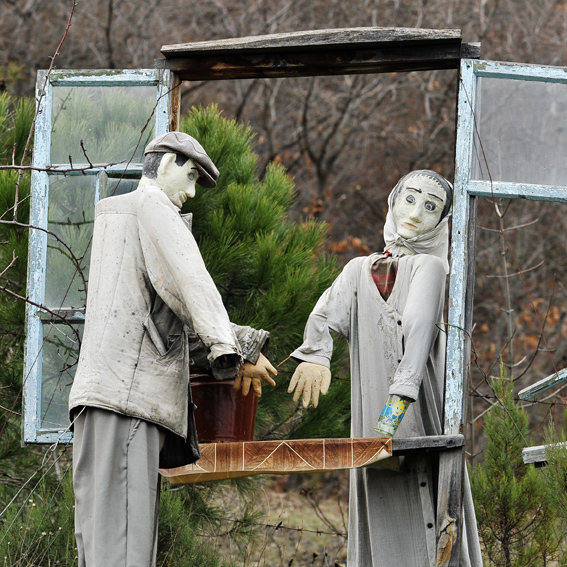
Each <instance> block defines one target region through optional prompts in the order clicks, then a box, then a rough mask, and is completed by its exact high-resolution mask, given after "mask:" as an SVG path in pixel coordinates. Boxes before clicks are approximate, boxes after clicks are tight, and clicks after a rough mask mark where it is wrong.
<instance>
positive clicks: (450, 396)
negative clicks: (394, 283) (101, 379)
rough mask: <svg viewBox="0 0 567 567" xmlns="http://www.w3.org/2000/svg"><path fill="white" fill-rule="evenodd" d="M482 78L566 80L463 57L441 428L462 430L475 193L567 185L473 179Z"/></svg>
mask: <svg viewBox="0 0 567 567" xmlns="http://www.w3.org/2000/svg"><path fill="white" fill-rule="evenodd" d="M480 77H491V78H499V79H509V80H516V81H538V82H551V83H563V84H567V69H566V68H561V67H551V66H542V65H531V64H519V63H506V62H499V61H483V60H471V59H463V60H462V61H461V71H460V84H459V93H458V105H457V140H456V154H455V185H454V188H455V194H454V200H453V221H452V240H451V271H450V280H449V309H448V336H447V371H446V380H445V384H446V389H445V412H444V413H445V424H444V426H445V427H444V433H445V434H451V433H457V432H461V431H460V428H461V427H462V425H463V416H464V412H463V403H464V393H465V392H464V385H465V383H466V380H465V377H466V376H467V375H468V371H469V361H470V331H471V319H472V295H473V286H474V260H475V258H474V241H475V232H476V221H475V219H476V199H475V198H476V197H489V198H493V197H503V198H507V199H519V198H523V199H530V200H534V201H554V202H567V187H557V186H550V185H533V184H522V183H510V182H503V181H492V182H491V181H480V180H472V179H471V178H470V176H471V169H472V163H473V161H472V160H473V148H474V135H475V116H474V114H475V107H476V95H477V80H478V78H480Z"/></svg>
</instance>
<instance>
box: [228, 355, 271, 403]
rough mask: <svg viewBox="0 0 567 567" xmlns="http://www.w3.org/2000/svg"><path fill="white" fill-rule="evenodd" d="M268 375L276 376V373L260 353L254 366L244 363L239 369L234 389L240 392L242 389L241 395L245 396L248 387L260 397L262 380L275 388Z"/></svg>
mask: <svg viewBox="0 0 567 567" xmlns="http://www.w3.org/2000/svg"><path fill="white" fill-rule="evenodd" d="M270 374H272V375H274V376H277V375H278V371H277V370H276V369H275V368H274V367H273V366H272V364H271V363H270V361H269V360H268V359H267V358H266V357H265V356H264V355H263V354H262V353H260V356H259V357H258V360H257V362H256V364H252V363H251V362H245V363H244V364H243V365H242V368H241V369H240V372H239V373H238V375H237V376H236V380H235V381H234V389H235V390H240V388H241V387H242V395H243V396H247V395H248V392H249V391H250V385H252V388H253V389H254V391H255V392H256V395H257V396H258V397H260V396H261V395H262V380H264V382H267V383H268V384H269V385H270V386H275V385H276V383H275V381H274V379H273V378H272V377H271V376H270Z"/></svg>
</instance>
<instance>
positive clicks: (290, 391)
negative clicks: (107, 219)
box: [287, 368, 299, 401]
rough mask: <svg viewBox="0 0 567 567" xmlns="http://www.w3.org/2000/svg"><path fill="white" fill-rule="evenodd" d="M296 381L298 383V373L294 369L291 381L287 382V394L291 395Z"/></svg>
mask: <svg viewBox="0 0 567 567" xmlns="http://www.w3.org/2000/svg"><path fill="white" fill-rule="evenodd" d="M298 381H299V372H298V371H297V368H296V369H295V372H294V373H293V376H292V377H291V380H290V382H289V386H288V388H287V393H288V394H291V393H292V392H293V390H294V388H295V386H296V385H297V382H298ZM294 401H297V400H294Z"/></svg>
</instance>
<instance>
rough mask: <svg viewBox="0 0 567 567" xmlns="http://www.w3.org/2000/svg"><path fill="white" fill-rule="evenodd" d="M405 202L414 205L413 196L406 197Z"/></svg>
mask: <svg viewBox="0 0 567 567" xmlns="http://www.w3.org/2000/svg"><path fill="white" fill-rule="evenodd" d="M406 201H407V202H408V203H415V197H414V196H413V195H407V196H406Z"/></svg>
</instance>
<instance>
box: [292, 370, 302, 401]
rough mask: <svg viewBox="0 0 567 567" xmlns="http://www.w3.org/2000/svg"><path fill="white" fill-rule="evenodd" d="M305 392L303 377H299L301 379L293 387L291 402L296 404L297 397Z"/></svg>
mask: <svg viewBox="0 0 567 567" xmlns="http://www.w3.org/2000/svg"><path fill="white" fill-rule="evenodd" d="M304 390H305V376H301V378H299V382H298V383H297V386H296V387H295V394H294V395H293V401H294V402H297V400H299V397H300V396H301V395H302V394H303V393H304Z"/></svg>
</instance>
